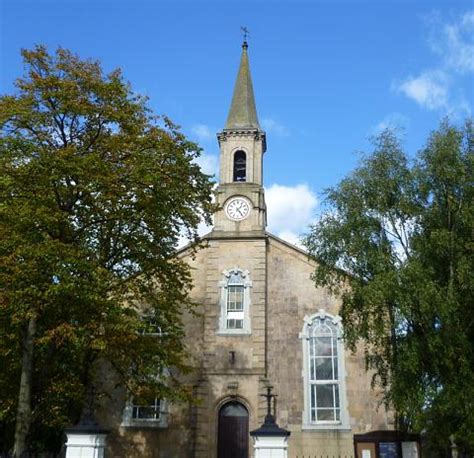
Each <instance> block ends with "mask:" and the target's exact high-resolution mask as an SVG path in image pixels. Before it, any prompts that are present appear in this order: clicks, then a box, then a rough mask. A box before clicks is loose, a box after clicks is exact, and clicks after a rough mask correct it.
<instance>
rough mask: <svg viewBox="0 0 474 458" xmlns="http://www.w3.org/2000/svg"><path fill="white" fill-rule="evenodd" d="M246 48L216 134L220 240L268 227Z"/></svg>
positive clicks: (261, 145) (261, 140)
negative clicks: (221, 123) (231, 93)
mask: <svg viewBox="0 0 474 458" xmlns="http://www.w3.org/2000/svg"><path fill="white" fill-rule="evenodd" d="M247 49H248V45H247V42H246V41H244V42H243V44H242V55H241V58H240V66H239V71H238V74H237V80H236V82H235V87H234V95H233V97H232V103H231V106H230V110H229V115H228V117H227V122H226V124H225V127H224V129H223V130H222V131H221V132H219V133H218V134H217V138H218V140H219V148H220V173H219V185H218V187H217V192H216V195H217V204H218V210H217V212H216V213H215V215H214V229H213V231H212V235H213V236H219V237H221V236H222V237H226V236H230V237H235V236H255V235H262V234H263V233H264V232H265V227H266V224H267V221H266V206H265V195H264V190H263V176H262V175H263V153H265V150H266V139H265V132H264V131H263V130H262V129H261V127H260V124H259V122H258V117H257V109H256V106H255V98H254V94H253V86H252V78H251V75H250V66H249V59H248V54H247Z"/></svg>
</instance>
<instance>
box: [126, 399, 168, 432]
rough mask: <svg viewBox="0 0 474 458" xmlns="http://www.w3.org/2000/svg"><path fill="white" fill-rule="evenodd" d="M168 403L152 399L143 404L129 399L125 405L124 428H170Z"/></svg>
mask: <svg viewBox="0 0 474 458" xmlns="http://www.w3.org/2000/svg"><path fill="white" fill-rule="evenodd" d="M168 411H169V409H168V403H167V402H166V401H165V400H163V399H158V398H152V399H149V400H144V401H141V402H137V401H135V400H134V399H133V398H129V399H128V400H127V402H126V404H125V408H124V411H123V417H122V424H121V426H122V427H135V428H166V427H167V426H168Z"/></svg>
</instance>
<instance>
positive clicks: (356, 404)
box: [108, 42, 393, 458]
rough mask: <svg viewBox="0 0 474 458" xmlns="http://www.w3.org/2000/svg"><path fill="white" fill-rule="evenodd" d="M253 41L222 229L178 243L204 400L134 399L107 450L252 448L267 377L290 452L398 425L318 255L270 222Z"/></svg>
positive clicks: (326, 451) (323, 451) (342, 445)
mask: <svg viewBox="0 0 474 458" xmlns="http://www.w3.org/2000/svg"><path fill="white" fill-rule="evenodd" d="M247 48H248V46H247V43H246V42H244V43H243V46H242V54H241V60H240V66H239V70H238V75H237V80H236V83H235V88H234V93H233V98H232V102H231V106H230V111H229V114H228V117H227V121H226V123H225V127H224V128H223V130H222V131H221V132H219V133H218V134H217V139H218V142H219V147H220V173H219V183H218V187H217V191H216V196H217V197H216V200H217V204H218V210H217V212H216V213H215V215H214V226H213V229H212V231H211V232H210V233H209V234H208V235H206V236H205V237H204V238H203V246H202V248H200V249H199V250H198V251H197V252H196V253H193V250H192V249H191V248H189V247H185V248H183V249H181V250H180V251H179V252H178V256H180V257H182V258H183V259H185V260H186V261H187V262H188V263H189V265H190V267H191V271H192V276H193V284H194V287H193V289H192V291H191V297H192V299H193V301H194V302H195V303H197V304H199V306H198V308H197V314H195V315H191V314H190V315H186V317H185V326H186V344H187V347H188V349H189V352H190V354H191V364H192V366H193V367H194V370H193V372H192V373H191V374H189V375H187V376H186V378H185V382H186V383H187V384H189V385H190V386H192V387H193V392H194V394H195V397H196V398H197V399H198V400H199V401H198V402H197V403H196V404H194V405H191V406H190V405H185V404H180V403H168V402H167V401H166V400H156V403H155V405H154V406H151V412H152V414H150V406H147V409H142V410H140V407H141V406H134V405H127V406H126V407H125V409H124V410H123V411H122V420H121V421H122V423H121V425H120V427H117V426H116V427H115V429H114V430H113V431H111V434H110V435H109V438H108V456H136V457H162V458H165V457H166V458H172V457H183V458H187V457H189V458H233V457H235V458H248V457H253V456H254V455H253V453H254V452H253V445H252V437H251V436H250V434H249V432H250V431H252V430H254V429H256V428H258V427H259V426H261V424H262V423H263V421H264V417H265V414H266V412H267V402H266V399H265V398H264V397H263V396H262V394H264V393H265V392H266V390H267V388H268V387H269V386H271V387H272V392H273V393H274V394H275V395H276V397H275V398H274V399H275V410H276V422H277V423H278V425H279V426H280V427H281V428H285V429H286V430H288V431H289V432H290V435H289V436H288V456H289V457H291V458H295V457H300V458H302V457H303V456H304V457H316V456H317V457H321V456H324V457H347V458H349V457H354V456H355V455H356V454H357V455H359V452H357V447H355V446H354V435H361V434H365V433H368V432H372V431H379V432H380V431H386V430H391V429H393V418H391V415H390V413H387V412H386V411H385V409H384V406H383V404H381V403H380V397H379V396H377V394H376V393H375V392H374V391H373V390H372V389H371V375H370V374H368V373H367V372H366V370H365V360H364V355H363V352H358V353H356V354H353V353H351V352H350V351H348V350H346V349H345V348H344V340H343V335H344V330H343V328H342V324H341V319H340V317H339V310H340V306H341V301H340V299H339V298H337V297H335V296H333V295H331V294H330V293H329V292H328V291H327V290H326V289H324V288H316V287H315V285H314V282H313V281H312V280H311V278H310V276H311V274H312V273H313V272H314V271H315V269H317V267H318V264H317V261H316V260H314V259H311V258H310V257H309V256H308V254H307V253H306V252H304V251H303V250H301V249H299V248H297V247H295V246H293V245H292V244H290V243H288V242H286V241H284V240H281V239H279V238H278V237H275V236H274V235H272V234H270V233H269V232H267V231H266V222H267V208H266V205H265V191H264V186H263V184H264V181H263V178H264V156H265V155H266V154H265V153H266V150H267V138H266V134H265V132H264V131H263V130H262V128H261V126H260V124H259V120H258V116H257V110H256V104H255V98H254V91H253V87H252V79H251V73H250V66H249V59H248V49H247ZM267 160H269V161H271V157H268V158H267ZM303 229H304V228H302V230H303ZM356 452H357V453H356ZM360 456H362V454H361V455H360ZM363 456H364V458H365V457H371V458H375V457H376V454H375V453H373V454H372V455H371V454H370V453H368V454H367V453H364V454H363ZM377 456H379V455H378V454H377ZM380 456H381V455H380ZM386 456H392V455H386Z"/></svg>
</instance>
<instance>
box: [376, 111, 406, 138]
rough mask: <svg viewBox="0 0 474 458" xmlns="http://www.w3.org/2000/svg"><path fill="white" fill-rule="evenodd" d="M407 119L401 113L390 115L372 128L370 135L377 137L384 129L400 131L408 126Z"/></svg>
mask: <svg viewBox="0 0 474 458" xmlns="http://www.w3.org/2000/svg"><path fill="white" fill-rule="evenodd" d="M408 123H409V119H408V118H407V117H406V116H405V115H403V114H401V113H390V114H388V115H387V116H385V118H383V119H382V121H380V122H379V123H378V124H376V125H375V126H373V127H372V129H371V134H372V135H377V134H379V133H381V132H382V131H384V130H385V129H393V130H400V129H404V128H406V127H407V126H408Z"/></svg>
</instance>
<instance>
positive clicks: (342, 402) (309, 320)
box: [299, 309, 350, 430]
mask: <svg viewBox="0 0 474 458" xmlns="http://www.w3.org/2000/svg"><path fill="white" fill-rule="evenodd" d="M324 319H325V320H330V321H331V322H332V324H333V325H335V326H336V327H337V370H338V378H337V382H336V383H337V385H338V387H339V406H340V419H339V421H317V420H316V421H312V419H311V386H312V383H311V381H310V350H309V346H310V339H311V337H312V335H311V329H312V326H313V324H314V323H315V321H317V320H324ZM299 337H300V339H301V340H302V345H303V373H302V377H303V386H304V410H303V429H308V430H330V429H337V430H341V429H345V430H350V420H349V414H348V411H347V397H346V371H345V364H344V345H343V341H342V326H341V318H340V317H339V316H333V315H331V314H329V313H327V312H326V311H325V310H324V309H320V310H319V311H318V313H315V314H313V315H310V316H305V318H304V325H303V331H302V332H301V333H300V335H299Z"/></svg>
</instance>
